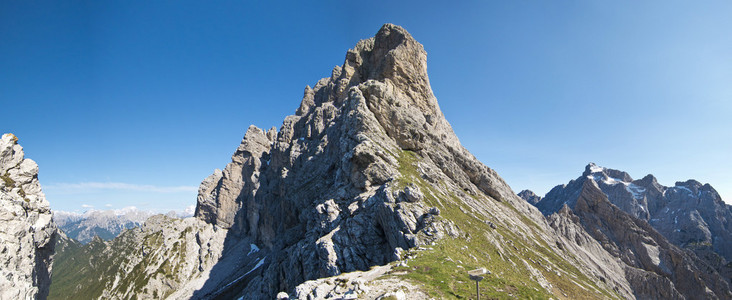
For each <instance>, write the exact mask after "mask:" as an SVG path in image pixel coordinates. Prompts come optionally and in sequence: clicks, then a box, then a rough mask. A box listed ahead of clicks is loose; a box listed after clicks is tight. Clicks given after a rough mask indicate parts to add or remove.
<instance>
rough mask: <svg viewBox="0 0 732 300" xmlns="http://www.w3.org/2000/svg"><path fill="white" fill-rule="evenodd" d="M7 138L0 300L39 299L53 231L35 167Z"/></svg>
mask: <svg viewBox="0 0 732 300" xmlns="http://www.w3.org/2000/svg"><path fill="white" fill-rule="evenodd" d="M17 142H18V138H17V137H15V135H13V134H4V135H3V136H2V139H0V178H2V181H0V299H45V298H46V296H47V295H48V288H49V285H50V283H51V278H50V274H51V261H52V256H53V251H54V248H53V247H54V243H55V238H56V226H55V225H54V223H53V221H52V220H51V219H52V214H51V210H50V208H49V203H48V201H46V196H45V195H44V194H43V192H42V191H41V185H40V183H38V165H37V164H36V163H35V162H34V161H33V160H31V159H27V158H25V154H24V153H23V147H21V146H20V145H18V143H17Z"/></svg>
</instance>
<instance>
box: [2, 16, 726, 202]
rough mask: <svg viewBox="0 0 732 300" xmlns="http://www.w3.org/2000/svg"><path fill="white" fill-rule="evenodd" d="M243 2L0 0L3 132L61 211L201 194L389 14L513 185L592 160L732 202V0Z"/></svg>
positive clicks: (451, 111)
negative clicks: (699, 185) (702, 185)
mask: <svg viewBox="0 0 732 300" xmlns="http://www.w3.org/2000/svg"><path fill="white" fill-rule="evenodd" d="M70 2H73V3H70ZM252 2H254V1H251V2H245V1H232V2H215V3H212V2H202V1H190V2H187V1H118V2H116V1H2V2H1V3H0V113H1V114H2V117H0V131H2V132H13V133H15V134H16V135H18V136H19V138H20V142H21V144H22V145H23V146H24V147H25V149H26V155H27V157H29V158H32V159H34V160H36V161H37V162H38V163H39V165H40V180H41V183H42V185H43V186H44V191H45V192H46V195H47V198H48V199H49V201H50V202H51V206H52V208H54V209H60V210H70V211H73V210H84V209H87V208H89V207H92V206H93V207H94V208H97V209H104V208H106V207H111V208H121V207H124V206H128V205H134V206H137V207H139V208H143V209H154V210H160V211H166V210H169V209H182V208H184V207H186V206H188V205H192V204H194V203H195V200H196V199H195V197H196V188H197V186H198V184H199V183H200V182H201V180H203V179H204V178H205V177H206V176H208V175H209V174H210V173H211V172H212V171H213V169H214V168H223V167H224V166H225V164H226V163H228V162H229V160H230V156H231V154H232V153H233V152H234V150H235V149H236V147H237V146H238V144H239V142H240V140H241V137H242V136H243V135H244V132H245V130H246V128H247V127H248V126H249V125H250V124H255V125H257V126H259V127H264V128H269V127H272V126H276V127H278V128H279V126H280V125H281V122H282V119H283V118H284V117H285V116H286V115H289V114H292V113H294V111H295V109H296V108H297V107H298V105H299V102H300V99H301V97H302V91H303V88H304V87H305V85H307V84H310V85H313V84H314V83H315V82H317V80H318V79H320V78H322V77H326V76H329V74H330V71H331V69H332V67H333V66H335V65H340V64H342V62H343V59H344V57H345V53H346V50H347V49H348V48H350V47H352V46H354V45H355V44H356V42H357V41H358V40H359V39H363V38H368V37H370V36H373V34H375V33H376V31H377V30H378V29H379V27H380V26H381V25H382V24H383V23H386V22H390V23H395V24H398V25H401V26H404V27H405V28H406V29H407V30H409V31H410V32H411V33H412V35H413V36H414V37H415V38H416V39H417V40H419V41H420V42H421V43H423V44H424V46H425V49H426V50H427V52H428V67H429V74H430V79H431V83H432V87H433V89H434V92H435V94H436V96H437V98H438V100H439V103H440V105H441V107H442V110H443V112H444V113H445V115H446V117H447V118H448V120H449V121H450V123H451V124H452V125H453V128H454V129H455V131H456V133H457V134H458V136H459V137H460V139H461V141H462V143H463V144H464V145H465V146H466V147H467V148H468V149H469V150H470V151H472V152H473V153H474V154H475V155H476V156H477V157H478V158H479V159H480V160H481V161H483V162H484V163H485V164H486V165H488V166H490V167H492V168H494V169H496V170H497V171H498V172H499V174H501V175H502V176H503V177H504V179H506V181H507V182H508V183H509V184H510V185H511V186H512V187H513V189H514V190H515V191H517V192H518V191H520V190H522V189H524V188H529V189H532V190H534V191H535V192H537V193H539V194H544V193H546V192H547V191H548V190H549V189H550V188H551V187H552V186H554V185H556V184H561V183H566V182H567V181H569V180H570V179H573V178H576V177H578V176H579V175H580V173H581V172H582V171H583V168H584V166H585V165H586V164H587V163H588V162H590V161H592V162H596V163H598V164H600V165H603V166H607V167H612V168H617V169H622V170H626V171H628V172H629V173H630V174H631V175H632V176H633V177H634V178H641V177H643V176H644V175H645V174H648V173H653V174H655V175H656V176H657V177H658V178H659V180H660V182H661V183H662V184H665V185H673V184H674V182H675V181H677V180H686V179H688V178H695V179H698V180H699V181H702V182H708V183H711V184H712V185H713V186H714V187H716V188H717V189H718V190H719V191H720V193H721V194H722V196H723V198H725V199H726V200H727V201H730V199H732V172H730V170H732V159H730V158H732V155H730V153H732V17H731V16H732V2H729V1H720V2H716V1H704V2H689V1H628V2H622V3H621V2H617V1H477V2H460V3H450V4H447V3H438V4H430V3H425V2H423V1H414V2H399V3H393V2H392V1H388V2H387V1H383V2H379V1H375V2H353V1H328V2H322V3H311V2H310V1H292V2H287V3H286V2H282V1H256V4H252Z"/></svg>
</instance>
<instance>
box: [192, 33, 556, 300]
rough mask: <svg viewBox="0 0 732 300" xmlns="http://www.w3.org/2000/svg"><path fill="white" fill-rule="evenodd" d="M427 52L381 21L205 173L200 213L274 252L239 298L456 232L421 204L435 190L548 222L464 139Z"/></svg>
mask: <svg viewBox="0 0 732 300" xmlns="http://www.w3.org/2000/svg"><path fill="white" fill-rule="evenodd" d="M426 57H427V56H426V52H425V51H424V48H423V47H422V45H421V44H419V43H418V42H416V41H415V40H414V39H413V38H412V36H411V35H410V34H409V33H408V32H407V31H406V30H404V29H403V28H401V27H399V26H395V25H392V24H386V25H384V26H383V27H382V28H381V29H380V30H379V32H378V33H377V34H376V36H375V37H373V38H370V39H366V40H362V41H360V42H358V44H357V45H356V47H355V48H353V49H350V50H348V52H347V54H346V58H345V62H344V63H343V65H341V66H337V67H335V68H334V69H333V72H332V75H331V76H330V77H329V78H324V79H321V80H320V81H318V82H317V84H315V86H314V87H313V88H310V87H307V88H306V89H305V92H304V96H303V99H302V102H301V104H300V107H299V108H298V109H297V111H296V114H295V115H291V116H288V117H286V118H285V120H284V122H283V124H282V126H281V128H280V129H279V131H277V130H275V129H270V130H268V131H264V130H262V129H259V128H256V127H254V126H252V127H250V128H249V129H248V130H247V133H246V134H245V136H244V139H243V140H242V142H241V144H240V146H239V148H238V149H237V150H236V152H235V153H234V155H233V156H232V162H231V163H229V164H228V165H227V166H226V168H225V169H224V171H218V170H217V171H215V172H214V173H213V174H212V175H211V176H209V177H208V178H207V179H206V180H204V181H203V182H202V184H201V188H200V189H199V195H198V207H197V211H196V217H197V218H199V219H201V220H203V221H206V222H209V223H211V224H216V225H217V226H221V227H222V228H227V229H229V230H230V234H231V235H233V236H240V237H246V238H250V239H251V240H252V241H254V242H255V243H256V244H257V245H259V246H261V247H263V248H264V249H266V250H267V251H269V252H270V253H271V254H270V258H269V260H268V261H269V262H270V263H269V264H268V265H267V268H266V269H265V271H264V272H263V275H262V276H260V277H256V278H253V279H252V280H251V282H249V283H248V285H247V287H246V290H247V293H246V294H245V295H244V296H245V297H251V298H257V297H274V296H275V294H276V292H279V291H292V289H293V288H294V287H295V285H297V284H299V283H302V282H304V281H307V280H313V279H317V278H321V277H328V276H334V275H337V274H340V273H343V272H351V271H357V270H368V269H369V268H370V267H371V266H375V265H384V264H386V263H388V262H390V261H393V260H395V259H396V258H397V255H396V253H397V252H398V251H399V250H398V249H407V248H412V247H417V246H419V245H425V244H428V243H431V242H432V241H435V240H439V239H441V238H444V237H447V236H458V234H459V231H458V229H457V228H456V227H455V226H454V225H453V224H452V223H451V222H450V220H448V219H444V218H440V217H439V214H440V209H438V208H437V207H434V206H432V205H430V204H428V203H427V202H426V200H425V199H426V198H428V197H431V198H434V197H437V194H435V192H437V193H439V194H441V195H451V194H454V193H455V192H459V194H460V197H461V199H463V198H462V197H465V198H464V199H466V200H465V201H466V203H469V205H474V206H475V207H476V209H478V206H480V204H479V203H480V202H479V201H478V200H475V199H477V198H478V196H476V195H483V196H480V198H481V199H482V198H483V197H487V198H490V199H491V200H492V201H495V202H502V201H505V202H506V203H507V205H512V206H514V207H516V208H517V209H518V210H517V212H520V213H523V214H526V215H528V217H529V218H530V219H533V220H535V222H539V223H542V222H543V223H542V224H546V223H545V222H544V221H543V218H542V217H541V214H539V213H538V212H537V211H536V210H535V209H534V208H533V207H531V206H530V205H528V204H526V203H525V202H524V201H521V200H520V199H519V198H518V197H517V196H516V195H515V194H514V193H513V191H512V190H511V189H510V187H508V185H507V184H506V183H505V182H504V181H503V179H501V178H500V177H499V176H498V175H497V174H496V172H495V171H493V170H491V169H490V168H488V167H486V166H485V165H483V164H482V163H480V162H479V161H478V160H477V159H475V157H474V156H473V155H472V154H470V153H469V152H468V151H467V150H466V149H465V148H464V147H463V146H462V145H461V144H460V142H459V140H458V138H457V137H456V136H455V133H454V132H453V130H452V128H451V126H450V124H449V123H448V122H447V121H446V120H445V118H444V115H443V114H442V112H441V110H440V108H439V105H438V104H437V100H436V99H435V96H434V95H433V93H432V90H431V87H430V84H429V78H428V76H427V64H426ZM420 185H422V186H420ZM425 186H429V187H430V189H431V190H426V187H425ZM470 195H473V196H470ZM438 201H439V200H438ZM481 201H482V200H481ZM433 205H434V204H433ZM481 210H482V211H483V210H485V208H481ZM486 214H487V212H486ZM515 218H519V216H515ZM547 228H548V227H547Z"/></svg>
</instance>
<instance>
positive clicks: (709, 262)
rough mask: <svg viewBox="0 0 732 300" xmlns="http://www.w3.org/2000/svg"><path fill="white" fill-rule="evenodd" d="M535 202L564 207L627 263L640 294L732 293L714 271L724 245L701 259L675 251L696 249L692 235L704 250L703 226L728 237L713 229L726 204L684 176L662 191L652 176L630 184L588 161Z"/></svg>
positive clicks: (706, 234) (706, 232)
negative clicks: (576, 173)
mask: <svg viewBox="0 0 732 300" xmlns="http://www.w3.org/2000/svg"><path fill="white" fill-rule="evenodd" d="M536 206H537V207H538V208H539V209H540V210H541V211H542V212H543V213H544V214H547V215H550V214H553V213H555V212H558V211H560V210H562V207H565V210H566V209H571V212H572V214H573V215H576V216H577V217H578V220H579V223H581V224H582V226H583V227H584V228H585V230H586V231H587V232H588V233H590V235H592V237H593V238H594V239H595V240H597V241H598V242H600V244H602V246H603V247H604V248H605V249H606V250H607V251H608V252H610V253H611V254H613V256H615V257H618V258H620V259H621V260H622V262H623V263H624V264H625V265H626V276H627V278H628V281H629V282H630V283H631V284H632V288H633V291H634V293H635V294H636V296H638V297H640V298H646V297H650V298H664V299H673V298H679V297H681V295H683V297H686V298H691V299H697V298H700V299H701V298H714V297H719V298H723V299H724V298H729V297H731V296H732V294H730V289H729V284H728V281H729V278H725V276H723V275H720V273H722V274H724V271H725V269H724V265H726V261H725V260H724V258H723V256H722V255H725V254H726V253H727V251H728V249H727V248H724V249H723V250H722V251H719V252H716V254H717V255H714V252H713V253H709V252H711V251H709V252H706V254H707V256H706V257H704V256H701V255H695V254H692V253H691V252H688V251H684V250H682V249H680V248H679V247H682V248H688V249H691V250H694V252H696V253H702V252H700V251H698V249H696V248H699V247H698V245H699V244H698V243H699V242H698V241H699V240H701V241H706V243H708V245H709V246H710V247H709V248H712V247H711V246H712V245H713V243H714V242H715V238H713V237H712V234H711V232H712V230H711V229H710V228H714V232H715V233H718V234H719V235H717V237H718V238H717V239H725V238H726V235H728V234H729V231H725V230H720V229H723V228H724V226H726V225H727V221H726V220H727V218H728V216H729V206H726V205H725V204H724V203H723V202H721V199H719V195H718V194H716V191H714V190H713V189H712V188H711V187H710V186H709V185H704V186H702V185H701V184H699V183H698V182H696V181H693V180H690V181H687V182H685V183H677V184H676V186H675V187H671V188H668V187H664V186H661V185H659V184H658V182H657V181H656V179H655V178H654V177H653V176H651V175H648V176H646V177H644V178H643V179H641V180H635V181H633V180H632V178H631V177H630V176H629V175H628V174H627V173H625V172H621V171H617V170H612V169H605V168H601V167H598V166H596V165H594V164H590V165H588V166H587V167H586V169H585V172H584V173H583V174H582V176H581V177H579V178H577V179H575V180H572V181H570V182H569V184H567V185H561V186H557V187H555V188H554V189H552V190H551V191H550V192H549V193H547V195H546V197H544V198H543V199H542V200H541V201H540V202H538V203H537V204H536ZM702 212H703V213H702ZM710 212H715V213H714V214H712V213H710ZM703 216H706V217H707V218H706V219H709V222H708V223H707V221H706V219H705V218H704V217H703ZM671 220H673V221H671ZM710 224H714V225H710ZM721 224H724V225H722V226H720V225H721ZM681 232H683V234H682V233H681ZM716 243H718V244H719V245H723V244H724V243H728V240H727V241H716ZM714 248H715V249H716V247H714ZM720 249H721V247H720ZM710 256H712V257H713V259H709V257H710ZM644 274H645V275H644Z"/></svg>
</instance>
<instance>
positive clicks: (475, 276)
mask: <svg viewBox="0 0 732 300" xmlns="http://www.w3.org/2000/svg"><path fill="white" fill-rule="evenodd" d="M490 274H491V272H490V271H488V270H486V269H485V268H480V269H475V270H472V271H468V275H469V276H470V280H475V294H476V296H477V298H476V299H478V300H480V283H479V282H480V281H481V280H483V276H481V275H490Z"/></svg>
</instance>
